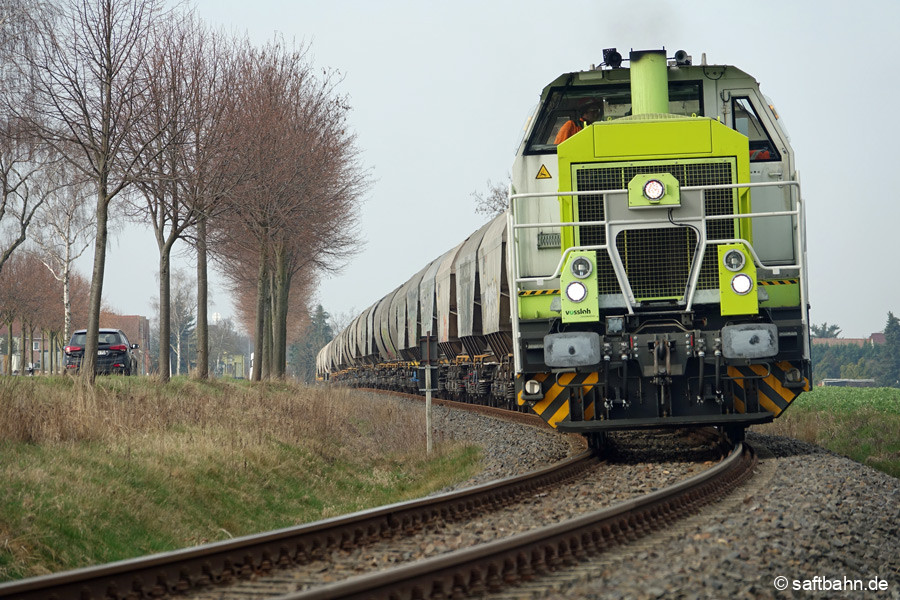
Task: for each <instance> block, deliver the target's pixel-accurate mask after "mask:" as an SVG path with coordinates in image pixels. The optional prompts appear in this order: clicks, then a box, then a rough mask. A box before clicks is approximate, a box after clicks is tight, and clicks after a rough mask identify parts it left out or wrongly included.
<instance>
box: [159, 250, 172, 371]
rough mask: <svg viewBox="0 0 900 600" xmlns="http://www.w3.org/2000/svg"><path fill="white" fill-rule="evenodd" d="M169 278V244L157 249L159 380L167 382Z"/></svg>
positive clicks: (170, 335) (170, 331) (169, 324)
mask: <svg viewBox="0 0 900 600" xmlns="http://www.w3.org/2000/svg"><path fill="white" fill-rule="evenodd" d="M171 302H172V298H171V279H170V277H169V246H165V245H164V246H163V247H162V248H160V251H159V381H160V382H161V383H167V382H168V381H169V378H170V377H171V375H172V371H171V366H170V365H171V362H172V361H171V360H170V356H171V350H170V347H171V338H172V320H171V310H172V307H171Z"/></svg>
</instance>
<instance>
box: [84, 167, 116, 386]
mask: <svg viewBox="0 0 900 600" xmlns="http://www.w3.org/2000/svg"><path fill="white" fill-rule="evenodd" d="M109 200H110V199H109V198H108V196H107V190H106V181H105V178H103V179H101V182H100V190H99V191H98V192H97V238H96V239H95V240H94V271H93V274H92V277H91V297H90V300H89V302H88V325H87V335H86V338H85V342H84V358H82V360H81V379H82V381H84V382H85V383H88V384H89V385H93V384H94V378H95V375H94V369H95V367H96V364H97V342H98V341H99V334H100V303H101V302H102V300H103V274H104V272H105V270H106V238H107V222H106V221H107V218H108V216H109Z"/></svg>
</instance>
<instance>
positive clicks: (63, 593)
mask: <svg viewBox="0 0 900 600" xmlns="http://www.w3.org/2000/svg"><path fill="white" fill-rule="evenodd" d="M596 462H597V459H596V458H595V457H594V456H593V455H592V454H591V452H589V451H585V452H582V453H580V454H578V455H577V456H574V457H570V458H568V459H566V460H564V461H561V462H559V463H556V464H553V465H550V466H548V467H545V468H543V469H539V470H536V471H532V472H531V473H526V474H524V475H519V476H515V477H509V478H506V479H501V480H497V481H493V482H488V483H485V484H483V485H479V486H474V487H469V488H465V489H462V490H459V491H455V492H448V493H445V494H440V495H436V496H429V497H426V498H421V499H417V500H412V501H408V502H400V503H395V504H390V505H387V506H381V507H377V508H372V509H368V510H364V511H359V512H356V513H352V514H350V515H345V516H340V517H334V518H331V519H325V520H322V521H316V522H314V523H309V524H306V525H299V526H295V527H289V528H284V529H279V530H275V531H271V532H266V533H262V534H258V535H250V536H244V537H240V538H235V539H232V540H226V541H221V542H214V543H211V544H206V545H203V546H196V547H193V548H187V549H182V550H175V551H172V552H165V553H160V554H155V555H150V556H146V557H140V558H134V559H129V560H123V561H118V562H114V563H109V564H105V565H98V566H94V567H87V568H83V569H76V570H72V571H66V572H62V573H56V574H52V575H45V576H40V577H34V578H30V579H24V580H19V581H14V582H8V583H2V584H0V598H11V599H17V600H18V599H21V600H32V599H41V600H46V599H48V598H53V599H56V600H66V599H70V598H71V599H77V600H94V599H96V600H100V599H103V600H115V599H123V600H124V599H126V598H127V599H129V600H131V599H134V600H137V599H140V598H160V597H167V596H174V595H177V594H179V593H183V592H187V591H189V590H199V589H203V588H208V587H209V586H212V585H217V584H223V583H228V582H230V581H232V580H239V579H249V578H251V577H254V576H257V575H261V574H266V573H270V572H272V571H274V570H275V569H277V568H284V567H289V566H290V565H291V564H304V563H305V562H308V561H309V560H311V559H314V558H317V557H319V556H322V555H323V554H324V553H325V552H328V551H330V550H333V549H338V548H341V549H350V548H353V547H356V546H358V545H363V544H366V543H369V542H373V541H376V540H379V539H383V538H390V537H392V536H394V535H398V534H409V533H412V532H414V531H417V530H418V529H420V528H421V527H422V526H423V525H425V524H426V523H430V522H433V521H436V520H444V521H455V520H459V519H462V518H465V517H467V516H468V515H471V514H474V513H475V512H476V511H477V512H483V511H487V510H491V509H493V508H495V507H501V506H505V505H508V504H510V503H511V502H513V501H515V499H517V498H519V497H521V496H523V495H525V494H532V493H534V492H535V491H536V490H539V489H541V488H545V487H548V486H553V485H557V484H559V483H560V482H563V481H565V480H567V479H570V478H572V477H576V476H578V475H579V474H580V473H583V472H584V471H586V470H587V469H588V468H590V467H591V466H592V465H594V464H596Z"/></svg>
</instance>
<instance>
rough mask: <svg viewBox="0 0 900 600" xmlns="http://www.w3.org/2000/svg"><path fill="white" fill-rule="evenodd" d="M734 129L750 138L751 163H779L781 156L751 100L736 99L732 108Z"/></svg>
mask: <svg viewBox="0 0 900 600" xmlns="http://www.w3.org/2000/svg"><path fill="white" fill-rule="evenodd" d="M731 111H732V114H733V115H734V128H735V129H737V130H738V131H740V132H741V133H743V134H744V135H746V136H747V137H748V138H750V161H751V162H762V161H778V160H781V154H779V153H778V150H777V149H776V148H775V144H773V143H772V138H771V137H770V136H769V133H768V132H767V131H766V129H765V127H763V126H762V122H761V121H760V119H759V116H758V115H757V114H756V110H754V108H753V104H752V103H751V102H750V98H744V97H741V98H734V99H733V100H732V107H731Z"/></svg>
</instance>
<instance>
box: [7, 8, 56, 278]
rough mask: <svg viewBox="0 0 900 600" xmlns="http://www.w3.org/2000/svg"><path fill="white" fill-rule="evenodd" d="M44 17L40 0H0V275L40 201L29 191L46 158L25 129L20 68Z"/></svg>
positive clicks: (26, 89) (26, 95) (43, 28)
mask: <svg viewBox="0 0 900 600" xmlns="http://www.w3.org/2000/svg"><path fill="white" fill-rule="evenodd" d="M45 14H52V6H50V5H49V4H47V3H45V2H41V1H40V0H0V270H2V269H3V265H4V263H6V261H7V260H8V259H9V257H10V255H11V254H12V253H13V251H14V250H15V249H16V248H18V247H19V246H20V245H21V244H22V243H23V242H24V241H25V239H26V237H27V230H28V226H29V225H30V224H31V221H32V218H33V217H34V214H35V211H36V210H37V209H38V208H39V207H40V204H41V202H42V201H43V198H44V197H43V196H41V195H40V194H37V193H34V191H35V190H34V189H33V186H32V183H33V179H34V178H35V177H36V176H37V175H38V174H39V173H40V172H41V170H42V169H43V168H44V166H45V165H44V163H46V162H47V161H48V154H47V152H46V149H45V148H44V147H43V146H42V144H41V143H40V140H39V139H38V138H37V137H36V136H35V135H34V131H33V129H32V128H31V127H30V121H31V120H32V119H31V118H30V117H31V116H32V115H31V114H30V113H29V107H30V106H31V104H32V99H33V94H34V88H33V85H32V79H31V77H30V73H29V71H28V69H27V68H25V64H26V63H27V62H28V61H29V60H31V59H33V57H34V55H35V51H36V48H35V44H34V41H35V40H36V39H38V38H40V37H41V35H42V34H45V33H46V32H47V31H48V27H49V24H48V23H49V22H48V21H45V20H42V19H41V18H40V16H41V15H45Z"/></svg>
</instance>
